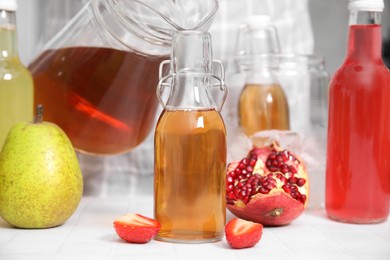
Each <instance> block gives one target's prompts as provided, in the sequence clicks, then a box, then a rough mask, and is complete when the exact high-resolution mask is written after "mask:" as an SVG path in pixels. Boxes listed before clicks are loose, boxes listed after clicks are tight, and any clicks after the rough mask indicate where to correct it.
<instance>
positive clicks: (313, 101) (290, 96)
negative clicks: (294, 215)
mask: <svg viewBox="0 0 390 260" xmlns="http://www.w3.org/2000/svg"><path fill="white" fill-rule="evenodd" d="M278 60H279V61H278V63H279V68H278V70H277V77H278V80H279V82H280V84H281V86H282V87H283V90H284V92H285V93H286V96H287V100H288V104H289V108H290V126H291V129H290V130H291V131H292V132H295V133H298V134H299V135H300V136H301V138H302V141H301V143H300V144H299V147H296V151H297V152H299V153H300V155H301V157H302V158H303V160H305V163H306V166H307V171H308V174H309V179H310V196H309V202H308V207H309V208H319V207H323V206H324V200H325V161H326V132H327V111H328V82H329V75H328V73H327V72H326V70H325V61H324V59H323V58H322V57H319V56H314V55H293V54H279V55H278Z"/></svg>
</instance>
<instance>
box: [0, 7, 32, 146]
mask: <svg viewBox="0 0 390 260" xmlns="http://www.w3.org/2000/svg"><path fill="white" fill-rule="evenodd" d="M16 10H17V5H16V0H9V1H0V150H1V147H2V146H3V143H4V140H5V138H6V136H7V134H8V131H9V129H10V128H11V127H12V126H13V125H14V124H16V123H17V122H19V121H32V120H33V113H34V112H33V98H34V97H33V81H32V77H31V74H30V72H29V71H28V70H27V69H26V67H24V65H23V64H22V63H21V61H20V59H19V53H18V45H17V30H16Z"/></svg>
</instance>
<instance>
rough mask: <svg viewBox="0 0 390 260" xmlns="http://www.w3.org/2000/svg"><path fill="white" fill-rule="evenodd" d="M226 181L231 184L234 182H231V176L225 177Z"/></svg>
mask: <svg viewBox="0 0 390 260" xmlns="http://www.w3.org/2000/svg"><path fill="white" fill-rule="evenodd" d="M226 181H227V182H228V183H233V182H234V180H233V178H232V177H231V176H229V177H227V178H226Z"/></svg>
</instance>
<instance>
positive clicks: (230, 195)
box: [227, 191, 236, 200]
mask: <svg viewBox="0 0 390 260" xmlns="http://www.w3.org/2000/svg"><path fill="white" fill-rule="evenodd" d="M235 198H236V196H234V193H233V192H232V191H230V192H229V193H228V195H227V199H228V200H234V199H235Z"/></svg>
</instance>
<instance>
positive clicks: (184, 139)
mask: <svg viewBox="0 0 390 260" xmlns="http://www.w3.org/2000/svg"><path fill="white" fill-rule="evenodd" d="M225 168H226V131H225V126H224V123H223V121H222V118H221V116H220V114H219V113H218V112H217V111H215V110H214V109H207V110H172V111H169V110H164V111H163V113H162V114H161V116H160V118H159V121H158V123H157V127H156V133H155V191H154V192H155V196H154V197H155V208H154V213H155V218H156V219H157V220H158V221H159V222H160V223H161V230H160V232H159V233H158V235H157V239H158V240H164V241H174V242H190V243H197V242H211V241H218V240H220V239H222V237H223V234H224V224H225V216H226V210H225Z"/></svg>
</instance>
